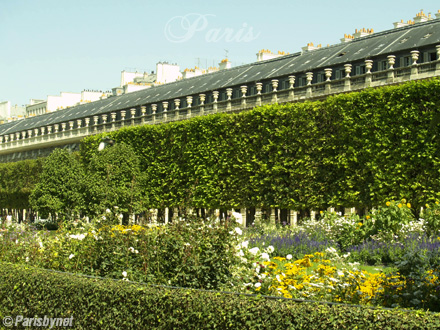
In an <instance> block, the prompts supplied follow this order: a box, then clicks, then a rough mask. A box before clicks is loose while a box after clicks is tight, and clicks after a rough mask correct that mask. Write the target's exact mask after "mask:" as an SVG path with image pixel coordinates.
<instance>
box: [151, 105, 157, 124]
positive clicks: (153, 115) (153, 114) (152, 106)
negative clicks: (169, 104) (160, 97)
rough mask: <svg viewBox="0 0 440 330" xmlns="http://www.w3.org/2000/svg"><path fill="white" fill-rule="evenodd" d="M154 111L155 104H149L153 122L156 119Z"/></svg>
mask: <svg viewBox="0 0 440 330" xmlns="http://www.w3.org/2000/svg"><path fill="white" fill-rule="evenodd" d="M156 111H157V104H152V105H151V116H152V117H153V123H154V122H155V121H156Z"/></svg>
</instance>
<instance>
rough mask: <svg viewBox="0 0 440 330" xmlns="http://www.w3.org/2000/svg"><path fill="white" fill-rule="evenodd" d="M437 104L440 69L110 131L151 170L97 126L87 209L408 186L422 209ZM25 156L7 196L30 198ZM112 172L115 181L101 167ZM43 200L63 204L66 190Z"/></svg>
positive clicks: (341, 196)
mask: <svg viewBox="0 0 440 330" xmlns="http://www.w3.org/2000/svg"><path fill="white" fill-rule="evenodd" d="M439 109H440V79H431V80H423V81H413V82H408V83H405V84H402V85H399V86H388V87H383V88H376V89H367V90H364V91H362V92H356V93H349V94H342V95H337V96H332V97H328V98H327V99H325V100H324V101H319V102H305V103H292V104H283V105H278V104H274V105H270V106H264V107H259V108H255V109H253V110H251V111H246V112H242V113H239V114H213V115H208V116H203V117H196V118H193V119H191V120H185V121H181V122H172V123H168V124H161V125H143V126H136V127H126V128H124V129H121V130H118V131H115V132H112V133H111V134H107V135H110V137H111V138H112V139H113V140H115V141H116V142H117V143H116V145H115V147H116V146H117V144H118V143H125V144H127V145H130V146H131V148H132V150H133V151H134V153H135V154H136V155H137V156H138V157H139V160H138V161H135V163H133V164H139V166H140V173H142V176H143V179H141V178H138V176H137V174H136V173H137V171H138V170H137V169H136V166H135V165H133V166H129V164H128V161H127V160H124V157H122V156H121V157H118V155H112V156H108V157H107V156H105V155H106V154H107V153H111V152H112V151H111V149H112V148H109V149H108V150H107V149H106V150H104V152H103V154H104V155H102V156H97V155H96V154H97V153H98V151H97V146H98V144H99V142H100V141H101V139H102V135H99V134H98V135H93V136H89V137H87V138H85V139H84V141H83V143H82V145H81V160H82V162H83V164H84V165H85V166H86V167H87V166H90V169H91V172H90V174H91V175H90V177H89V178H88V179H90V183H91V184H92V187H94V188H96V189H95V190H92V191H91V193H90V195H89V196H88V197H87V204H88V205H87V209H88V210H90V211H93V212H94V213H100V212H102V211H103V210H105V208H106V207H107V208H110V209H111V207H113V206H115V205H116V204H114V203H115V202H121V203H123V204H124V206H121V207H122V208H123V209H124V212H125V211H127V212H128V211H129V210H135V209H139V208H140V209H142V208H144V207H145V205H148V207H150V208H164V207H179V206H183V205H185V206H190V207H197V208H199V207H204V208H212V209H216V208H237V207H266V208H270V207H277V208H284V209H286V208H287V209H295V210H298V211H301V210H306V209H326V208H327V207H328V206H332V207H340V206H343V207H351V206H356V207H359V208H365V207H368V208H369V209H371V208H372V207H375V206H377V205H382V204H384V203H385V202H386V201H388V200H393V199H394V200H400V199H401V198H403V197H405V198H407V199H408V201H409V202H410V203H411V204H412V205H413V208H412V211H413V213H414V215H415V216H416V218H418V210H420V207H421V206H423V205H424V204H423V203H422V201H423V202H426V201H428V202H429V203H432V202H434V201H435V200H437V199H438V198H439V197H440V181H439V180H438V173H439V171H440V149H439V148H438V145H439V143H440V132H439V128H440V126H439V122H440V110H439ZM113 152H115V151H113ZM127 152H128V151H127ZM115 153H116V152H115ZM127 155H130V152H128V153H127ZM130 157H132V156H129V157H128V158H127V159H134V158H135V157H134V158H133V157H132V158H130ZM99 158H102V159H101V160H98V159H99ZM119 165H121V167H122V168H125V169H126V170H128V172H125V170H124V171H122V170H121V171H119V170H118V169H117V167H118V166H119ZM15 166H18V165H12V164H6V165H2V166H0V172H1V173H2V177H1V179H0V190H1V191H2V195H1V197H0V203H6V200H7V203H8V205H11V204H14V205H15V204H23V205H27V200H26V197H27V195H26V194H27V193H28V190H26V189H28V188H26V189H24V190H23V191H22V190H21V189H22V187H24V186H26V185H27V183H26V180H25V178H26V177H28V174H20V173H28V172H29V171H22V172H19V171H17V168H15ZM110 170H111V171H110ZM14 171H15V172H14ZM94 171H96V172H97V173H93V172H94ZM12 172H14V173H16V174H17V175H18V176H20V175H24V178H19V179H18V180H15V179H14V180H15V181H17V182H20V183H21V182H24V183H25V184H24V185H23V186H20V188H17V187H16V186H14V184H11V183H12V182H14V180H12V178H13V177H14V176H13V175H12ZM37 173H38V171H37ZM110 177H112V178H114V179H115V180H116V181H115V184H114V185H113V184H111V183H110V181H109V180H108V181H109V182H108V183H107V181H106V180H104V179H103V178H110ZM31 181H32V180H31ZM88 181H89V180H88ZM32 182H35V181H32ZM141 182H143V183H142V184H141ZM137 184H139V189H134V188H132V187H134V186H135V185H137ZM28 186H30V189H32V184H29V185H28ZM102 187H105V188H102ZM105 189H108V190H107V191H105ZM138 190H139V191H140V192H141V195H142V196H140V197H139V196H135V195H134V194H135V192H136V191H138ZM118 193H121V197H116V194H118ZM12 196H14V197H17V200H20V201H21V200H23V201H21V202H14V201H13V200H14V199H13V197H12ZM46 196H48V195H46ZM21 197H24V199H23V198H21ZM5 199H6V200H5ZM3 200H4V201H3ZM44 200H45V202H46V203H49V204H51V203H52V204H54V205H53V206H51V207H53V208H59V207H61V206H60V205H59V204H58V199H55V200H53V201H50V200H49V198H48V197H47V198H45V199H44ZM112 203H113V204H112Z"/></svg>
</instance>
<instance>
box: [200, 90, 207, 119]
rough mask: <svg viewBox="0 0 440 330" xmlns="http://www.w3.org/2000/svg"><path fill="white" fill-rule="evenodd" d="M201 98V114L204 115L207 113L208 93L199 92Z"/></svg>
mask: <svg viewBox="0 0 440 330" xmlns="http://www.w3.org/2000/svg"><path fill="white" fill-rule="evenodd" d="M199 99H200V115H201V116H203V115H204V114H205V100H206V95H205V94H199Z"/></svg>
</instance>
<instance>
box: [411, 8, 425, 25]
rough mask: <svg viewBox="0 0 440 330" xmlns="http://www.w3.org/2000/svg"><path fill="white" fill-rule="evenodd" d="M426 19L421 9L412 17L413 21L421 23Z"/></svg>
mask: <svg viewBox="0 0 440 330" xmlns="http://www.w3.org/2000/svg"><path fill="white" fill-rule="evenodd" d="M427 20H428V16H426V14H425V13H424V12H423V9H422V10H421V11H420V13H418V14H417V15H416V17H414V23H422V22H426V21H427Z"/></svg>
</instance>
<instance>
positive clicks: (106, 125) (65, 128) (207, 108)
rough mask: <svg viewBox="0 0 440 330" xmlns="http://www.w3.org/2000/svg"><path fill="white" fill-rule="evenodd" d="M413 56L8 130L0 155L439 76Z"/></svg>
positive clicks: (438, 66)
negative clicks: (377, 67)
mask: <svg viewBox="0 0 440 330" xmlns="http://www.w3.org/2000/svg"><path fill="white" fill-rule="evenodd" d="M418 56H419V53H418V51H412V52H411V58H412V60H413V63H412V64H411V65H410V66H407V67H401V68H394V64H395V56H393V55H389V56H388V60H387V64H388V69H387V70H383V71H376V72H371V70H372V67H373V62H372V61H371V60H365V71H366V72H365V73H364V74H361V75H355V76H353V77H352V76H350V74H351V71H352V65H351V64H345V66H344V67H345V77H342V78H341V79H336V80H331V77H332V69H330V68H328V69H325V70H324V72H325V78H326V80H325V81H323V82H320V83H314V84H312V80H313V73H312V72H307V73H306V85H305V86H301V87H294V85H295V76H289V77H288V85H289V86H288V87H287V88H286V89H280V88H279V84H278V83H279V81H278V80H277V79H273V80H271V87H272V90H271V91H270V92H266V93H263V92H262V89H263V84H262V83H261V82H257V83H255V90H256V94H254V95H249V89H250V87H253V86H240V87H239V97H235V98H233V97H232V95H233V89H232V88H227V89H226V100H222V101H219V100H218V99H219V91H213V92H212V102H207V101H206V100H207V95H206V94H199V95H189V96H186V97H182V98H181V99H174V100H169V101H163V102H162V103H161V104H160V107H159V104H149V110H150V111H149V112H151V113H147V106H140V107H138V108H132V109H124V110H117V111H113V112H111V113H106V114H100V115H94V116H90V117H85V118H78V119H76V120H74V121H68V122H63V123H59V124H52V125H48V126H43V127H38V128H33V129H29V130H26V131H21V132H14V133H11V134H6V135H2V136H0V154H8V153H11V152H19V151H26V150H32V149H37V148H44V147H47V146H51V147H53V146H58V145H66V144H69V143H77V142H79V141H80V140H81V139H82V138H84V137H85V136H88V135H91V134H96V133H102V132H111V131H114V130H117V129H119V128H121V127H124V126H130V125H131V126H134V125H144V124H158V123H164V122H171V121H177V120H184V119H188V118H192V117H195V116H203V115H206V114H211V113H219V112H240V111H243V110H247V109H252V108H253V107H256V106H261V105H266V104H272V103H286V102H298V101H303V100H306V99H307V100H313V99H320V98H324V97H327V96H329V95H334V94H339V93H344V92H350V91H357V90H362V89H365V88H367V87H379V86H384V85H390V84H396V83H401V82H405V81H409V80H416V79H427V78H431V77H435V76H440V60H436V61H431V62H427V63H422V64H418V63H417V60H418ZM437 58H440V45H439V46H437ZM182 101H185V103H184V104H185V106H184V107H181V105H182V103H183V102H182ZM171 107H172V109H171ZM159 108H161V109H162V111H161V112H158V109H159Z"/></svg>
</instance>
